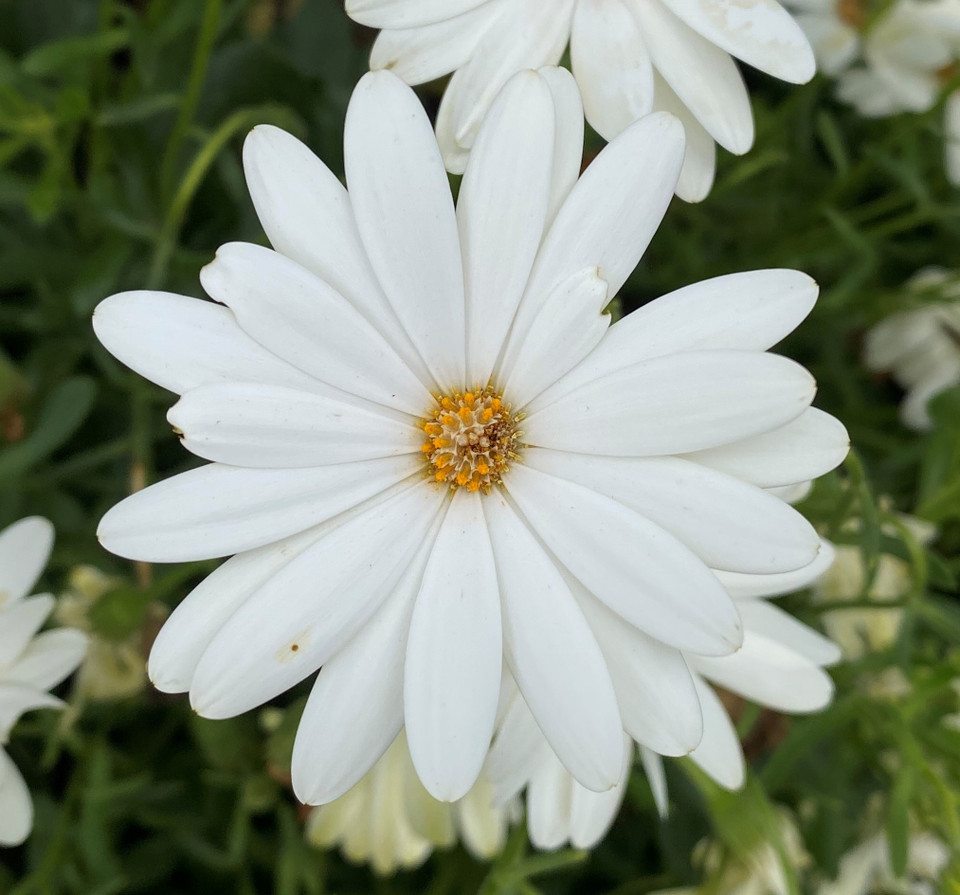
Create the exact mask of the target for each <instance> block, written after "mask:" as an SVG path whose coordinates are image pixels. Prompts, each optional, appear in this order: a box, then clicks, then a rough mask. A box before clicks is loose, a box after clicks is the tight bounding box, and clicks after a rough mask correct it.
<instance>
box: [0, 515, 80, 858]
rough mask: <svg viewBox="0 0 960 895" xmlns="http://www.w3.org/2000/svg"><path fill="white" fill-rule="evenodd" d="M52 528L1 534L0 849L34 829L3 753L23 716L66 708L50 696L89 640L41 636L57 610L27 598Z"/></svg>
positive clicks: (25, 795) (65, 631)
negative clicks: (50, 709)
mask: <svg viewBox="0 0 960 895" xmlns="http://www.w3.org/2000/svg"><path fill="white" fill-rule="evenodd" d="M52 547H53V526H52V525H51V524H50V523H49V522H48V521H47V520H46V519H41V518H40V517H38V516H30V517H28V518H26V519H21V520H20V521H19V522H15V523H14V524H13V525H10V526H8V527H7V528H5V529H4V530H3V531H0V845H19V844H20V843H22V842H23V841H24V840H25V839H26V838H27V836H28V835H29V834H30V830H31V828H32V827H33V802H32V800H31V798H30V791H29V790H28V789H27V785H26V783H25V782H24V780H23V777H22V776H21V775H20V771H18V770H17V766H16V765H15V764H14V763H13V762H12V761H11V759H10V756H9V755H7V753H6V751H4V749H3V745H4V744H6V743H7V742H8V741H9V739H10V732H11V730H13V727H14V725H15V724H16V723H17V721H18V720H19V719H20V716H21V715H23V714H24V712H29V711H32V710H33V709H41V708H63V703H62V702H61V701H60V700H59V699H57V697H56V696H52V695H51V694H50V693H49V692H48V691H49V690H51V689H52V688H53V687H55V686H57V684H59V683H60V682H61V681H62V680H63V679H64V678H65V677H67V675H69V674H70V673H71V672H72V671H73V670H74V669H75V668H76V667H77V665H79V664H80V662H81V660H82V659H83V655H84V652H85V651H86V647H87V638H86V636H85V635H84V634H82V633H81V632H80V631H74V630H72V629H70V628H57V629H55V630H52V631H45V632H44V633H42V634H37V631H39V630H40V627H41V625H43V623H44V621H45V620H46V618H47V616H48V615H49V614H50V612H51V611H52V610H53V607H54V602H55V601H54V598H53V597H52V596H50V595H49V594H40V595H37V596H33V597H29V596H27V594H28V593H29V592H30V589H31V588H32V587H33V585H34V584H35V583H36V580H37V578H39V577H40V573H41V572H42V571H43V568H44V566H45V565H46V564H47V559H48V558H49V556H50V550H51V548H52Z"/></svg>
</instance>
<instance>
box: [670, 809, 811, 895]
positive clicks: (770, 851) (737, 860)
mask: <svg viewBox="0 0 960 895" xmlns="http://www.w3.org/2000/svg"><path fill="white" fill-rule="evenodd" d="M777 820H778V824H779V830H778V831H777V834H776V837H771V838H770V839H763V840H761V841H760V842H758V843H756V844H755V846H754V847H753V848H752V849H750V850H749V851H746V852H742V853H739V854H738V853H733V852H731V851H730V849H728V848H727V847H726V846H724V845H723V844H721V843H720V842H717V841H714V840H712V839H704V840H702V841H701V842H699V843H698V844H697V847H696V848H695V849H694V852H693V861H694V864H696V865H698V866H699V867H700V868H701V869H702V871H703V881H702V883H701V884H700V886H697V887H690V888H682V889H670V890H664V891H661V892H657V893H654V895H789V893H790V883H789V879H788V876H787V873H786V871H785V869H784V863H785V862H786V864H788V865H789V866H790V867H792V868H793V869H794V870H799V869H801V868H803V867H805V866H807V865H808V864H809V862H810V857H809V855H808V854H807V852H806V849H805V848H804V845H803V839H802V838H801V836H800V830H799V829H798V828H797V825H796V822H795V821H794V820H793V817H792V816H791V815H790V814H789V813H788V812H787V811H785V810H781V811H779V813H778V816H777ZM777 838H778V839H779V841H776V839H777Z"/></svg>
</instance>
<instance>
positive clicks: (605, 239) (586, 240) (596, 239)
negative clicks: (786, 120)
mask: <svg viewBox="0 0 960 895" xmlns="http://www.w3.org/2000/svg"><path fill="white" fill-rule="evenodd" d="M682 164H683V128H682V126H681V125H680V122H679V121H677V120H676V119H675V118H674V117H673V116H671V115H667V114H665V113H655V114H653V115H647V116H646V117H645V118H642V119H641V120H640V121H638V122H637V123H636V124H633V125H631V126H630V127H629V128H627V130H625V131H624V132H623V133H622V134H621V135H620V136H619V137H617V138H616V139H615V140H613V141H612V142H611V143H610V144H608V145H607V146H606V148H605V149H604V150H603V151H602V152H601V153H600V155H599V156H597V158H596V159H595V160H594V161H593V162H592V163H591V165H590V167H589V168H587V170H586V171H585V172H584V173H583V175H582V176H581V177H580V179H579V180H578V181H577V183H576V185H575V186H574V187H573V189H572V190H571V191H570V194H569V195H568V196H567V198H566V201H565V202H564V203H563V205H562V206H561V208H560V210H559V211H558V212H557V217H556V220H554V222H553V225H552V226H551V227H550V230H549V232H548V233H547V236H546V238H545V239H544V244H543V247H542V248H541V250H540V254H539V255H538V256H537V261H536V263H535V265H534V268H533V273H532V274H531V278H530V283H529V284H528V286H527V290H526V292H525V294H524V297H523V300H522V302H521V304H520V308H519V309H518V312H517V319H516V321H515V322H514V326H513V330H512V331H511V335H510V342H509V344H508V347H507V351H506V355H507V361H508V363H513V362H514V361H515V354H517V353H519V352H520V351H522V347H523V342H524V337H525V335H526V332H527V329H528V328H529V326H530V323H531V321H532V320H533V319H534V317H535V316H536V314H537V312H538V311H539V310H540V308H541V307H542V306H543V304H544V302H545V301H546V300H547V298H548V296H549V295H550V293H551V292H552V290H553V289H554V288H555V287H556V286H557V285H558V284H559V283H562V282H563V281H564V280H567V279H569V278H570V277H571V276H573V275H574V274H576V273H578V272H579V271H582V270H585V269H587V268H599V269H600V276H601V277H602V278H603V279H604V280H606V281H607V283H608V285H609V289H610V292H609V294H610V296H611V297H612V296H615V295H616V294H617V293H618V292H619V291H620V288H621V287H622V286H623V284H624V283H625V282H626V279H627V277H628V276H629V275H630V273H631V272H632V271H633V269H634V268H635V267H636V266H637V263H638V262H639V260H640V257H641V256H642V255H643V253H644V251H646V248H647V245H648V244H649V243H650V240H651V239H652V238H653V235H654V233H656V232H657V228H658V227H659V226H660V221H661V220H662V219H663V215H664V213H665V212H666V210H667V206H668V205H669V204H670V199H671V198H672V196H673V189H674V186H676V182H677V177H678V176H679V174H680V166H681V165H682Z"/></svg>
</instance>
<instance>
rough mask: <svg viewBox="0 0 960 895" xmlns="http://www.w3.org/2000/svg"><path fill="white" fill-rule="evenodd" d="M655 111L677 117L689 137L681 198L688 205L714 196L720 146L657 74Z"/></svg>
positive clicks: (654, 85) (678, 189)
mask: <svg viewBox="0 0 960 895" xmlns="http://www.w3.org/2000/svg"><path fill="white" fill-rule="evenodd" d="M653 108H654V109H656V110H657V111H658V112H659V111H663V112H669V113H670V114H671V115H676V116H677V118H679V119H680V123H681V124H682V125H683V130H684V133H685V134H686V135H687V151H686V153H685V155H684V157H683V167H682V168H681V169H680V179H679V180H678V181H677V198H679V199H683V201H684V202H702V201H703V200H704V199H706V198H707V195H708V194H709V193H710V190H711V188H712V187H713V179H714V177H715V176H716V173H717V144H716V143H714V141H713V137H711V136H710V134H708V133H707V131H706V130H705V129H704V127H703V125H702V124H700V122H699V121H697V119H696V118H694V117H693V113H692V112H691V111H690V110H689V109H688V108H687V107H686V106H685V105H684V104H683V103H682V102H681V100H680V97H678V96H677V94H676V93H674V92H673V90H672V89H671V88H670V85H669V84H668V83H667V82H666V81H664V80H663V78H662V77H660V75H659V74H657V72H656V71H654V73H653Z"/></svg>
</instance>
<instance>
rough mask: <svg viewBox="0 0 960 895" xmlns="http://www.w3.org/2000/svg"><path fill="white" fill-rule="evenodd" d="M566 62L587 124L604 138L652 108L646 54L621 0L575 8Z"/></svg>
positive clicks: (650, 71)
mask: <svg viewBox="0 0 960 895" xmlns="http://www.w3.org/2000/svg"><path fill="white" fill-rule="evenodd" d="M570 58H571V62H572V64H573V73H574V75H575V76H576V79H577V84H579V85H580V90H581V92H582V93H583V107H584V111H585V113H586V116H587V121H589V122H590V125H591V126H592V127H593V129H594V130H595V131H596V132H597V133H598V134H600V136H601V137H603V138H604V139H605V140H612V139H613V138H614V137H616V136H617V135H618V134H620V133H621V132H622V131H624V130H625V129H626V128H627V127H629V126H630V125H631V124H633V122H634V121H636V120H637V119H638V118H640V117H641V116H643V115H646V114H647V113H648V112H650V111H651V110H652V109H653V68H652V66H651V65H650V55H649V53H648V52H647V48H646V45H645V44H644V40H643V35H642V34H641V32H640V25H639V23H638V21H637V19H636V17H635V16H633V15H632V14H631V12H630V10H629V9H628V7H627V6H626V5H625V4H624V2H623V0H593V2H590V3H579V4H577V10H576V12H575V13H574V16H573V33H572V35H571V38H570Z"/></svg>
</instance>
